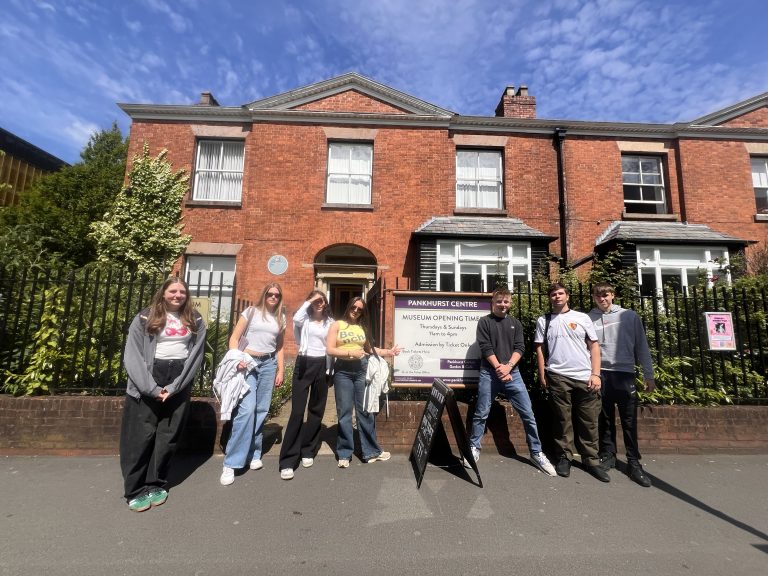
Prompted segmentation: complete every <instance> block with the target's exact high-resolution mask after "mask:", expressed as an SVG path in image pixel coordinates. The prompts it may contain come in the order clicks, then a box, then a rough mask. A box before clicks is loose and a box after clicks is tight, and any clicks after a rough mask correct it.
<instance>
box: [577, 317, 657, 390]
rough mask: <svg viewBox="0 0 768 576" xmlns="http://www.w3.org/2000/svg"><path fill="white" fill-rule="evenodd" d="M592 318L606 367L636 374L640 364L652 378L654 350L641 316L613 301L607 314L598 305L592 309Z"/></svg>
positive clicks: (646, 376) (645, 375) (604, 366)
mask: <svg viewBox="0 0 768 576" xmlns="http://www.w3.org/2000/svg"><path fill="white" fill-rule="evenodd" d="M589 317H590V319H591V320H592V323H593V324H594V326H595V332H596V333H597V341H598V342H599V343H600V360H601V366H602V369H603V370H611V371H614V372H631V373H634V372H635V365H636V364H640V365H641V366H642V368H643V378H645V379H646V380H652V379H653V361H652V360H651V351H650V350H649V349H648V340H646V337H645V329H644V328H643V322H642V320H640V316H638V315H637V314H636V313H635V312H634V311H633V310H626V309H625V308H622V307H621V306H618V305H616V304H613V305H611V308H610V309H609V310H608V312H606V313H605V314H603V312H602V311H601V310H600V309H599V308H592V310H591V311H590V312H589Z"/></svg>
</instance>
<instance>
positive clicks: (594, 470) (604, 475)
mask: <svg viewBox="0 0 768 576" xmlns="http://www.w3.org/2000/svg"><path fill="white" fill-rule="evenodd" d="M585 469H586V471H587V472H589V473H590V474H592V476H594V477H595V478H597V479H598V480H600V482H610V481H611V477H610V476H608V472H606V471H605V470H604V469H603V467H602V466H600V465H599V464H595V465H594V466H586V467H585Z"/></svg>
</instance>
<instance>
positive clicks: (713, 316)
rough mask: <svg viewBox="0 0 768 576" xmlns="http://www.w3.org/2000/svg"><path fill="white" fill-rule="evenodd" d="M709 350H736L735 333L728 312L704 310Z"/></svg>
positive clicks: (731, 318)
mask: <svg viewBox="0 0 768 576" xmlns="http://www.w3.org/2000/svg"><path fill="white" fill-rule="evenodd" d="M704 319H705V326H706V327H707V338H708V339H709V349H710V350H736V333H735V331H734V329H733V317H732V316H731V313H730V312H704Z"/></svg>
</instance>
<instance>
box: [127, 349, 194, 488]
mask: <svg viewBox="0 0 768 576" xmlns="http://www.w3.org/2000/svg"><path fill="white" fill-rule="evenodd" d="M184 362H185V360H155V364H154V367H153V370H152V376H153V377H154V379H155V382H157V385H158V386H165V385H167V384H170V383H171V382H173V380H174V379H175V378H176V377H177V376H178V375H179V374H181V370H182V369H183V368H184ZM189 397H190V387H189V386H187V387H186V388H185V389H183V390H181V391H179V392H178V393H176V394H174V395H173V396H171V397H170V398H168V400H166V401H165V402H161V401H160V400H156V399H154V398H150V397H148V396H141V397H140V398H134V397H133V396H128V395H126V397H125V406H124V408H123V422H122V427H121V431H120V468H121V469H122V472H123V482H124V486H125V499H126V500H129V501H130V500H132V499H133V498H137V497H138V496H141V495H142V494H145V493H147V492H149V490H151V489H152V488H154V487H160V488H162V487H163V486H165V484H166V483H167V481H168V468H169V466H170V462H171V458H172V457H173V454H174V453H175V452H176V448H177V446H178V443H179V440H180V438H181V434H182V431H183V430H184V423H185V421H186V418H187V411H188V407H189Z"/></svg>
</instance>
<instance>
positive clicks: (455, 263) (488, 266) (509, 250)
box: [436, 238, 532, 292]
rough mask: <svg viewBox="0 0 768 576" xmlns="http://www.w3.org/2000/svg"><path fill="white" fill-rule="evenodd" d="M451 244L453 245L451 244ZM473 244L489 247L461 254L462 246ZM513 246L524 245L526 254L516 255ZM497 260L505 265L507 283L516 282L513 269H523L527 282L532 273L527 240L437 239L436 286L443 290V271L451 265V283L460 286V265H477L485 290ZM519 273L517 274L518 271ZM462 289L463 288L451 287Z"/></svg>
mask: <svg viewBox="0 0 768 576" xmlns="http://www.w3.org/2000/svg"><path fill="white" fill-rule="evenodd" d="M451 245H452V246H451ZM470 245H472V246H473V247H475V248H479V247H483V246H485V247H488V254H487V255H478V254H471V255H466V254H463V250H462V247H468V246H470ZM515 248H518V250H519V249H520V248H523V249H524V250H525V257H522V258H521V257H520V256H515V255H514V252H515ZM499 263H502V264H505V265H506V267H507V285H508V286H510V287H513V286H514V285H515V277H516V275H515V269H518V270H519V269H521V268H523V269H524V274H523V275H524V278H522V279H521V280H522V281H525V282H530V281H531V275H532V264H531V244H530V243H529V242H488V241H483V240H467V239H462V238H445V239H442V240H438V241H437V271H436V274H437V279H436V286H437V290H438V291H439V290H445V288H444V287H442V286H441V285H440V284H441V275H442V273H443V272H446V273H447V270H450V268H453V286H454V288H455V287H459V288H461V273H462V268H464V269H465V270H466V269H467V268H472V267H477V266H479V267H480V280H481V283H482V286H483V290H484V291H485V292H489V291H491V290H492V289H493V286H491V285H490V284H491V280H492V279H493V278H494V276H495V275H496V270H497V267H498V265H499ZM518 276H519V275H518ZM454 291H455V292H461V291H462V290H454Z"/></svg>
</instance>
